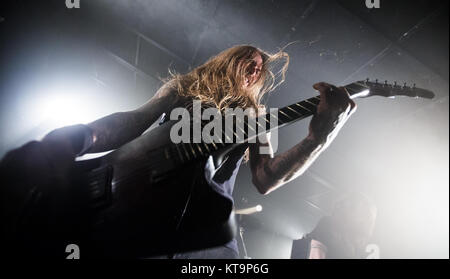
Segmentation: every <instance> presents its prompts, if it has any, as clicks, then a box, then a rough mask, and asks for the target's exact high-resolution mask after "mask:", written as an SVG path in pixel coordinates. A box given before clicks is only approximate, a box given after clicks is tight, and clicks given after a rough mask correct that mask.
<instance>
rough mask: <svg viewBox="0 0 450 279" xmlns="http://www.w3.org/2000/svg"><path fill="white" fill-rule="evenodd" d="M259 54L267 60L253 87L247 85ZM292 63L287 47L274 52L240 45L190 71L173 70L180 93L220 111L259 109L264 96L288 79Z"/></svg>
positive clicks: (264, 60)
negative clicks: (281, 61) (287, 75)
mask: <svg viewBox="0 0 450 279" xmlns="http://www.w3.org/2000/svg"><path fill="white" fill-rule="evenodd" d="M256 53H259V54H260V55H261V57H262V59H263V65H262V69H261V75H260V77H259V79H258V80H257V81H256V82H254V83H253V84H252V85H251V86H249V87H247V88H244V86H243V84H244V79H245V75H246V74H247V73H248V71H249V69H250V68H251V67H252V63H254V62H253V60H252V59H253V57H254V55H255V54H256ZM283 58H284V60H285V62H284V64H283V65H282V66H281V69H280V70H279V71H277V72H276V73H274V72H273V68H274V66H276V64H275V63H274V62H276V61H278V60H280V59H283ZM288 65H289V55H288V54H287V53H286V52H284V51H283V50H280V51H278V52H277V53H275V54H270V53H267V52H265V51H263V50H261V49H258V48H256V47H253V46H250V45H238V46H234V47H231V48H229V49H226V50H224V51H222V52H221V53H219V54H217V55H216V56H213V57H211V58H210V59H209V60H208V61H206V62H205V63H204V64H203V65H201V66H198V67H197V68H195V69H193V70H192V71H190V72H189V73H187V74H184V75H180V74H174V73H171V81H175V84H176V89H177V91H178V93H179V95H180V96H183V97H188V98H192V99H197V100H200V101H201V102H202V105H206V106H211V107H216V108H218V109H219V110H220V111H223V110H224V109H225V108H228V107H231V108H234V107H241V108H243V109H245V108H249V107H250V108H254V109H255V110H258V109H259V108H260V106H261V98H262V97H263V96H264V95H265V94H266V93H268V92H270V91H272V90H274V89H275V88H276V87H277V86H278V85H280V84H281V83H282V82H283V81H284V79H285V74H286V71H287V68H288ZM278 78H279V81H278V82H277V83H276V80H277V79H278Z"/></svg>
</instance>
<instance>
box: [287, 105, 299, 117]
mask: <svg viewBox="0 0 450 279" xmlns="http://www.w3.org/2000/svg"><path fill="white" fill-rule="evenodd" d="M286 108H287V109H288V110H290V111H292V112H294V113H295V114H297V115H299V116H303V115H302V114H301V113H299V112H298V111H296V110H295V109H293V108H291V107H290V106H287V107H286Z"/></svg>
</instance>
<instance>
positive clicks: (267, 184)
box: [250, 83, 356, 194]
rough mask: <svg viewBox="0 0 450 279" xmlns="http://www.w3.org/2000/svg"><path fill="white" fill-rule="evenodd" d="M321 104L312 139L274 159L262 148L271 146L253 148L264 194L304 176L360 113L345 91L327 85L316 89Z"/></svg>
mask: <svg viewBox="0 0 450 279" xmlns="http://www.w3.org/2000/svg"><path fill="white" fill-rule="evenodd" d="M314 88H315V89H316V90H319V92H320V99H321V101H320V104H319V106H318V108H317V113H316V114H315V115H314V117H313V119H312V120H311V123H310V126H309V135H308V137H306V138H305V139H304V140H302V141H301V142H300V143H298V144H297V145H295V146H294V147H292V148H291V149H289V150H288V151H286V152H284V153H282V154H279V155H277V156H275V157H274V156H273V152H269V154H260V151H259V148H260V147H261V146H265V147H268V148H269V149H270V150H271V146H270V142H269V141H265V143H262V142H259V143H257V144H251V145H250V168H251V170H252V181H253V184H254V185H255V186H256V188H257V189H258V191H259V192H260V193H261V194H268V193H270V192H272V191H273V190H275V189H277V188H279V187H280V186H282V185H284V184H286V183H287V182H289V181H291V180H293V179H295V178H296V177H298V176H299V175H301V174H302V173H303V172H304V171H305V170H306V169H307V168H308V167H309V166H310V165H311V164H312V163H313V162H314V161H315V159H316V158H317V157H318V156H319V155H320V153H321V152H322V151H323V150H325V149H326V148H327V146H328V145H329V144H330V143H331V142H332V141H333V139H334V138H335V137H336V135H337V133H338V132H339V130H340V129H341V128H342V126H343V125H344V123H345V122H346V121H347V120H348V118H349V117H350V115H351V114H352V113H353V112H354V111H355V110H356V104H355V103H354V102H353V101H352V100H351V99H350V98H349V95H348V93H347V92H346V91H345V89H343V88H337V87H335V86H333V85H329V84H326V83H318V84H315V85H314Z"/></svg>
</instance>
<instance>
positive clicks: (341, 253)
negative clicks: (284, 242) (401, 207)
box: [291, 193, 377, 259]
mask: <svg viewBox="0 0 450 279" xmlns="http://www.w3.org/2000/svg"><path fill="white" fill-rule="evenodd" d="M376 215H377V208H376V206H375V204H374V203H373V202H372V201H371V200H370V199H369V198H367V197H366V196H364V195H362V194H359V193H351V194H348V195H346V196H345V197H344V198H343V199H341V200H339V201H338V202H337V203H336V204H335V207H334V209H333V211H332V213H331V216H325V217H322V219H320V221H319V222H318V224H317V226H316V227H315V228H314V230H313V231H312V232H311V233H309V234H307V235H305V236H304V237H303V238H301V239H298V240H294V243H293V245H292V251H291V258H292V259H361V258H365V257H366V251H365V249H366V246H367V245H368V244H369V243H368V241H369V239H370V237H371V236H372V232H373V229H374V227H375V219H376Z"/></svg>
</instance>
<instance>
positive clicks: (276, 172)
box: [257, 138, 324, 194]
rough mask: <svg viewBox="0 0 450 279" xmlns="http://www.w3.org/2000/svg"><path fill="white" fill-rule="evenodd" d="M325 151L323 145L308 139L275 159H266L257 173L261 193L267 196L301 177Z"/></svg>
mask: <svg viewBox="0 0 450 279" xmlns="http://www.w3.org/2000/svg"><path fill="white" fill-rule="evenodd" d="M323 149H324V145H323V144H318V143H317V142H315V141H313V140H311V139H310V138H306V139H304V140H303V141H301V142H300V143H299V144H297V145H295V146H294V147H292V148H291V149H289V150H288V151H286V152H284V153H282V154H279V155H277V156H275V157H274V158H268V157H266V158H264V159H263V162H262V163H261V164H260V169H259V170H258V171H257V175H258V176H259V179H260V185H259V187H260V188H262V189H259V190H260V192H262V193H265V194H267V193H269V192H271V191H273V190H275V189H276V188H278V187H280V186H281V185H283V184H285V183H287V182H289V181H291V180H293V179H295V178H296V177H298V176H299V175H301V174H302V173H303V172H304V171H305V170H306V169H307V168H308V167H309V166H310V165H311V164H312V163H313V162H314V160H315V159H316V158H317V157H318V156H319V154H320V153H321V152H322V151H323Z"/></svg>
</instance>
